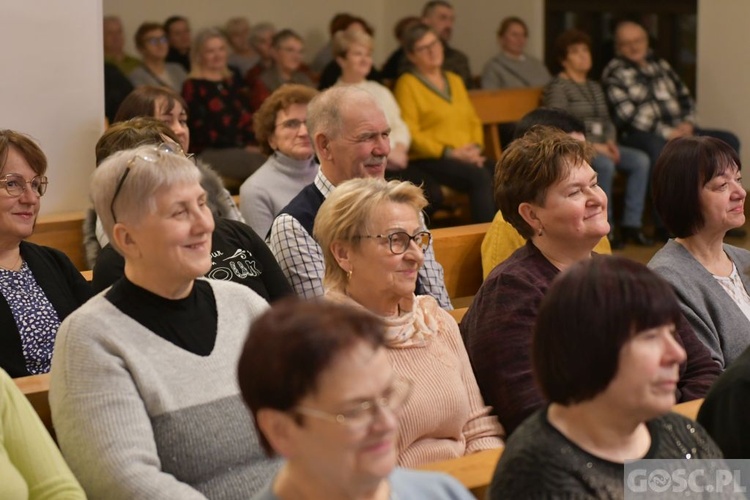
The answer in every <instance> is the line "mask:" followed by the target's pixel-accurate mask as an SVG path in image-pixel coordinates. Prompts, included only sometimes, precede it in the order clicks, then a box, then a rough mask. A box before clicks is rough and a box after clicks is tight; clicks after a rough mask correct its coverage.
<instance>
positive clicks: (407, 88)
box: [394, 24, 495, 222]
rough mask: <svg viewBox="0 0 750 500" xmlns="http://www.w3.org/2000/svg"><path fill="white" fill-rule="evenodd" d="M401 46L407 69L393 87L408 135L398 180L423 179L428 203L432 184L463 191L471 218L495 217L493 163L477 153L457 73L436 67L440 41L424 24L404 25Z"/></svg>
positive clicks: (475, 124) (434, 197) (476, 132)
mask: <svg viewBox="0 0 750 500" xmlns="http://www.w3.org/2000/svg"><path fill="white" fill-rule="evenodd" d="M404 48H405V50H406V55H407V57H408V58H409V60H410V61H411V62H412V64H413V68H412V69H411V71H410V72H408V73H405V74H404V75H403V76H401V78H399V79H398V81H397V82H396V88H395V90H394V94H395V96H396V101H397V102H398V104H399V106H400V107H401V115H402V117H403V119H404V121H405V122H406V124H407V125H408V126H409V131H410V132H411V136H412V142H411V149H410V150H409V160H410V161H409V167H408V168H407V172H406V173H405V174H404V175H403V178H404V179H408V180H416V181H423V182H424V188H425V191H426V192H427V196H428V198H429V199H430V201H431V203H433V204H435V203H436V202H437V201H438V200H439V199H440V195H439V185H438V183H439V184H444V185H446V186H450V187H451V188H453V189H456V190H458V191H462V192H465V193H468V194H469V199H470V202H471V215H472V219H473V220H474V221H475V222H489V221H491V220H492V218H493V217H494V215H495V204H494V202H493V198H492V180H493V172H494V163H493V162H492V161H489V160H487V158H485V157H484V156H483V155H482V148H483V145H484V140H483V136H482V123H481V122H480V120H479V117H478V116H477V114H476V111H474V107H473V106H472V104H471V101H470V100H469V95H468V93H467V92H466V87H465V86H464V84H463V81H462V80H461V77H459V76H458V75H456V74H454V73H451V72H450V71H443V70H442V64H443V45H442V42H441V41H440V39H439V38H438V36H437V35H436V34H435V32H433V31H432V30H431V29H430V28H429V27H428V26H426V25H424V24H417V25H415V26H412V27H411V28H409V29H408V30H407V31H406V33H405V34H404ZM436 189H437V192H436Z"/></svg>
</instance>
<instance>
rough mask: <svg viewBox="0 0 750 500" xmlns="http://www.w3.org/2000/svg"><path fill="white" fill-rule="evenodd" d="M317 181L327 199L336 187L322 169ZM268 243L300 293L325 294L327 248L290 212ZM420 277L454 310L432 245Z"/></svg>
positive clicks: (275, 226)
mask: <svg viewBox="0 0 750 500" xmlns="http://www.w3.org/2000/svg"><path fill="white" fill-rule="evenodd" d="M313 183H314V184H315V187H316V188H318V190H319V191H320V192H321V193H322V194H323V196H324V197H326V198H327V197H328V195H329V194H330V193H331V191H333V190H334V189H335V186H334V185H333V184H331V182H330V181H329V180H328V179H327V178H326V176H325V175H323V172H322V171H319V172H318V175H317V176H315V180H314V181H313ZM268 246H269V247H270V248H271V252H273V255H274V257H276V261H277V262H278V263H279V265H280V266H281V270H282V271H283V272H284V275H285V276H286V277H287V279H288V280H289V283H290V284H291V285H292V288H294V291H295V292H296V293H297V295H299V296H300V297H304V298H308V299H311V298H314V297H322V296H323V293H324V289H323V275H324V274H325V262H324V259H323V251H322V250H321V248H320V245H318V242H317V241H315V239H314V238H313V237H312V236H310V233H308V232H307V230H306V229H305V228H304V227H302V224H300V222H299V221H298V220H297V219H295V218H294V217H292V216H291V215H289V214H280V215H279V216H278V217H276V219H275V220H274V221H273V225H272V226H271V233H270V235H269V237H268ZM419 277H420V280H421V283H422V286H423V287H424V289H425V291H426V292H427V293H428V294H430V295H431V296H433V297H434V298H435V300H437V301H438V304H440V307H442V308H443V309H446V310H451V309H453V306H452V305H451V301H450V298H449V297H448V291H447V290H446V289H445V282H444V279H443V267H442V266H441V265H440V264H439V263H438V262H437V261H436V260H435V251H434V250H433V248H432V245H430V247H429V248H428V249H427V251H426V252H425V255H424V264H423V265H422V268H421V269H420V270H419Z"/></svg>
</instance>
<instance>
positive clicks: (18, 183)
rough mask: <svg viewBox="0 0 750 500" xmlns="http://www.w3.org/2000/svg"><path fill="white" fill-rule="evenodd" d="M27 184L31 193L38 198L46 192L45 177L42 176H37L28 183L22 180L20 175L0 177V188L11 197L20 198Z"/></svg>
mask: <svg viewBox="0 0 750 500" xmlns="http://www.w3.org/2000/svg"><path fill="white" fill-rule="evenodd" d="M27 184H28V186H29V188H30V189H31V192H32V193H34V194H36V195H37V196H39V197H40V198H41V197H42V196H44V193H46V192H47V177H46V176H44V175H37V176H36V177H34V178H33V179H31V180H30V181H27V180H26V179H24V177H23V175H21V174H5V175H4V176H2V177H0V186H2V187H4V188H5V191H7V192H8V194H9V195H10V196H13V197H18V196H21V195H22V194H23V193H24V191H26V185H27Z"/></svg>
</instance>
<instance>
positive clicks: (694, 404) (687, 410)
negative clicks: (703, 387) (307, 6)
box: [672, 399, 703, 420]
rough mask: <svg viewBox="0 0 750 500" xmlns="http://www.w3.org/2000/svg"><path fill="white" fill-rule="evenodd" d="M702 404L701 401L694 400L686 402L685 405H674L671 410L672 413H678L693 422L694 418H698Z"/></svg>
mask: <svg viewBox="0 0 750 500" xmlns="http://www.w3.org/2000/svg"><path fill="white" fill-rule="evenodd" d="M702 404H703V400H702V399H695V400H693V401H688V402H687V403H680V404H678V405H675V406H674V407H673V408H672V411H673V412H675V413H679V414H680V415H682V416H683V417H687V418H689V419H692V420H695V419H696V418H698V410H700V408H701V405H702Z"/></svg>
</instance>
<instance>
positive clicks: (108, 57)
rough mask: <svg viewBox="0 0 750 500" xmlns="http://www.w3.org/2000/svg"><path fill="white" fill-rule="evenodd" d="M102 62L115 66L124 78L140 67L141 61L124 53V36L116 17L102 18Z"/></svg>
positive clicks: (120, 23)
mask: <svg viewBox="0 0 750 500" xmlns="http://www.w3.org/2000/svg"><path fill="white" fill-rule="evenodd" d="M102 25H103V28H104V62H105V63H110V64H114V65H115V66H117V69H119V70H120V71H121V72H122V73H123V74H124V75H125V76H128V75H130V73H131V72H132V71H133V70H134V69H135V68H137V67H138V66H140V65H141V61H139V60H138V59H136V58H135V57H133V56H131V55H130V54H127V53H126V52H125V34H124V33H123V28H122V21H121V20H120V18H119V17H117V16H104V20H103V22H102Z"/></svg>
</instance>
